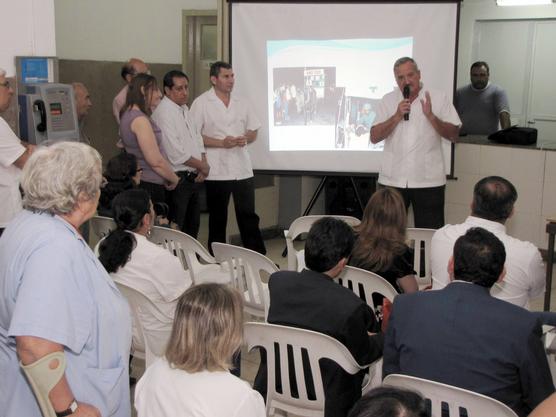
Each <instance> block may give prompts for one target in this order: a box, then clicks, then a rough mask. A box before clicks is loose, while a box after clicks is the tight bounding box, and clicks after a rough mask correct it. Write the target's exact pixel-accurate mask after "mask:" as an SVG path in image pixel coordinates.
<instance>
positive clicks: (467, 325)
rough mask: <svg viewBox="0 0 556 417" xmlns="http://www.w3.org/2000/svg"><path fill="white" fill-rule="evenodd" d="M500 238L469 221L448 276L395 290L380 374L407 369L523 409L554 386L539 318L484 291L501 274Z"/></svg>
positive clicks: (503, 255) (527, 409)
mask: <svg viewBox="0 0 556 417" xmlns="http://www.w3.org/2000/svg"><path fill="white" fill-rule="evenodd" d="M505 260H506V252H505V250H504V245H503V244H502V242H501V241H500V240H499V239H498V238H497V237H496V236H494V235H493V234H492V233H490V232H488V231H486V230H485V229H482V228H471V229H469V230H468V231H467V233H466V234H465V235H463V236H461V237H460V238H459V239H458V240H457V241H456V243H455V245H454V254H453V256H452V258H451V259H450V261H449V263H448V271H449V273H450V277H451V279H452V282H451V283H450V284H449V285H448V286H446V287H445V288H444V289H442V290H438V291H427V292H421V293H414V294H407V295H400V296H398V297H396V300H395V301H394V306H393V308H392V314H391V316H390V321H389V323H388V330H387V332H386V341H385V345H384V366H383V374H384V376H386V375H388V374H392V373H401V374H407V375H413V376H416V377H420V378H425V379H430V380H433V381H438V382H442V383H445V384H449V385H454V386H457V387H460V388H464V389H468V390H471V391H475V392H478V393H481V394H484V395H487V396H489V397H492V398H495V399H497V400H499V401H501V402H503V403H504V404H506V405H508V406H509V407H511V408H512V409H513V410H514V411H515V412H516V413H517V414H518V415H520V416H526V415H527V414H529V413H530V412H531V410H532V409H533V408H534V407H535V406H536V405H537V404H539V403H540V402H541V401H542V400H544V399H545V398H546V397H547V396H548V395H550V393H552V392H553V391H554V385H553V383H552V378H551V376H550V371H549V368H548V363H547V360H546V355H545V352H544V348H543V345H542V342H541V322H540V320H539V318H538V317H537V316H535V315H534V314H532V313H530V312H529V311H527V310H525V309H523V308H521V307H518V306H515V305H513V304H510V303H508V302H506V301H502V300H499V299H496V298H494V297H492V296H491V295H490V293H489V290H490V288H491V287H492V285H494V283H495V282H496V281H498V280H502V279H503V278H504V275H505V269H504V262H505Z"/></svg>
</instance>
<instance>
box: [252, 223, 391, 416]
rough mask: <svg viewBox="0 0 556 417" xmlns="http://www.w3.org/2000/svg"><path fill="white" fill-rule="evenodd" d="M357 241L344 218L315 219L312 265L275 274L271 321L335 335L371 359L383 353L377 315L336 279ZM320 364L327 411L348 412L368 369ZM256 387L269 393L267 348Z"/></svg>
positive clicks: (308, 255)
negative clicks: (355, 370) (353, 370)
mask: <svg viewBox="0 0 556 417" xmlns="http://www.w3.org/2000/svg"><path fill="white" fill-rule="evenodd" d="M353 242H354V236H353V230H352V228H351V227H350V226H348V225H347V224H346V223H345V222H343V221H342V220H339V219H336V218H323V219H320V220H318V221H317V222H315V223H314V224H313V226H312V227H311V230H310V231H309V233H308V235H307V241H306V243H305V264H306V265H307V268H308V269H304V270H303V271H301V272H293V271H280V272H275V273H274V274H272V275H271V276H270V279H269V283H268V287H269V293H270V309H269V312H268V322H269V323H273V324H281V325H286V326H293V327H300V328H304V329H308V330H313V331H317V332H320V333H324V334H326V335H329V336H332V337H333V338H335V339H337V340H338V341H340V342H341V343H343V344H344V345H345V346H346V347H347V348H348V349H349V351H350V352H351V354H352V355H353V357H354V358H355V360H356V361H357V362H358V363H359V364H361V365H367V364H369V363H371V362H373V361H374V360H376V359H378V358H379V357H380V356H381V355H382V345H383V343H384V338H383V335H382V334H381V333H379V334H375V335H370V334H369V333H368V332H376V331H377V327H378V326H377V322H376V318H375V315H374V313H373V312H372V311H371V308H370V307H369V306H368V305H367V304H366V303H365V302H363V301H362V300H361V299H360V298H359V297H357V296H356V295H355V294H354V293H353V291H351V290H349V289H347V288H344V287H342V286H341V285H339V284H338V283H336V282H334V281H333V278H335V277H337V276H338V275H339V274H340V273H341V272H342V270H343V269H344V267H345V265H346V264H347V259H348V257H349V254H350V253H351V250H352V248H353ZM321 369H322V376H323V385H324V393H325V412H324V415H325V417H344V416H345V415H346V414H347V412H348V410H349V409H350V408H351V407H352V406H353V404H354V403H355V402H356V401H357V400H358V399H359V398H360V396H361V383H362V382H363V376H364V374H365V372H359V373H357V374H356V375H350V374H348V373H346V372H344V371H343V370H342V369H341V368H340V367H339V366H338V365H336V364H334V363H330V362H326V361H325V363H323V364H322V366H321ZM254 387H255V389H257V390H258V391H259V392H261V393H262V394H264V395H266V355H264V354H263V355H261V367H260V368H259V372H258V374H257V377H256V379H255V385H254ZM308 389H309V387H308Z"/></svg>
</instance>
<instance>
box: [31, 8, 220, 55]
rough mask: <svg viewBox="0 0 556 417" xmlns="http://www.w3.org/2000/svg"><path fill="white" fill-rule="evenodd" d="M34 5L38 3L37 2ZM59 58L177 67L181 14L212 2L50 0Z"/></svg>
mask: <svg viewBox="0 0 556 417" xmlns="http://www.w3.org/2000/svg"><path fill="white" fill-rule="evenodd" d="M37 1H38V0H37ZM54 5H55V12H56V39H57V43H56V47H57V51H58V57H59V58H61V59H89V60H96V61H125V60H127V59H129V58H131V57H140V58H141V59H143V60H144V61H147V62H151V63H179V62H182V58H181V55H182V33H181V27H182V10H186V9H201V10H204V9H216V6H217V0H164V1H152V0H54Z"/></svg>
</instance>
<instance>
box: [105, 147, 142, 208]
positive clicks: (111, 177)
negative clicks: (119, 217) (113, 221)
mask: <svg viewBox="0 0 556 417" xmlns="http://www.w3.org/2000/svg"><path fill="white" fill-rule="evenodd" d="M141 171H142V169H141V168H139V167H138V166H137V158H136V157H135V155H132V154H130V153H126V152H122V153H120V154H118V155H116V156H115V157H113V158H112V159H110V160H109V161H108V163H107V164H106V170H105V171H104V178H105V179H106V183H105V184H104V185H103V187H102V188H101V190H100V199H99V202H98V209H97V210H98V214H99V215H100V216H106V217H113V213H112V200H113V199H114V197H116V196H117V195H118V194H120V193H121V192H122V191H125V190H130V189H132V188H136V187H137V186H138V185H139V182H140V181H141Z"/></svg>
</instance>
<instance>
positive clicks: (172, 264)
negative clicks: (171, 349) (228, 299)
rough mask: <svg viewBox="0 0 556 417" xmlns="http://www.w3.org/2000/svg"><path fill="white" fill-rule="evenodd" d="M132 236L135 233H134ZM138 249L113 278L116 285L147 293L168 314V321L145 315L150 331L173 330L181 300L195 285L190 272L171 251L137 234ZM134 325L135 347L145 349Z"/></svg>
mask: <svg viewBox="0 0 556 417" xmlns="http://www.w3.org/2000/svg"><path fill="white" fill-rule="evenodd" d="M130 233H132V232H130ZM133 236H135V240H136V241H137V246H136V247H135V249H133V251H132V252H131V258H130V260H129V261H128V262H127V263H126V264H125V265H124V266H123V267H122V268H120V269H118V271H117V272H115V273H112V274H110V275H111V276H112V279H113V280H114V281H115V282H120V283H122V284H125V285H127V286H128V287H131V288H134V289H136V290H138V291H140V292H141V293H143V294H144V295H145V296H147V298H149V299H150V300H151V301H153V303H154V304H156V305H157V307H158V308H159V309H160V310H161V311H162V313H164V315H165V316H166V317H165V320H164V321H161V320H160V318H157V317H154V316H149V315H146V314H145V315H143V316H141V322H142V324H143V327H144V328H145V329H148V330H163V329H171V328H172V323H173V322H174V310H175V309H176V304H177V299H178V298H179V296H180V295H182V294H183V292H184V291H185V290H186V289H188V288H189V287H190V286H191V284H192V281H191V277H190V276H189V272H188V271H185V270H184V269H183V267H182V265H181V263H180V260H179V259H178V258H177V257H175V256H174V255H172V254H171V253H170V252H169V251H168V250H166V249H164V248H162V247H160V246H158V245H156V244H154V243H152V242H149V241H148V240H147V238H146V237H145V236H143V235H139V234H137V233H133ZM135 327H136V323H134V332H133V343H134V346H135V347H142V346H143V343H142V341H141V340H138V334H137V331H136V329H135Z"/></svg>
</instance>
